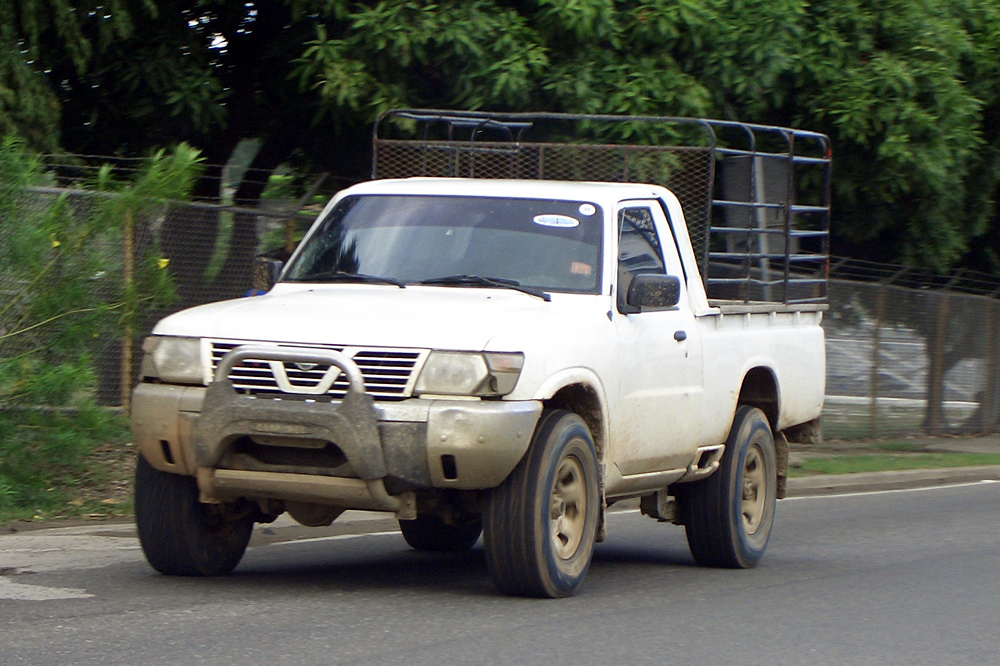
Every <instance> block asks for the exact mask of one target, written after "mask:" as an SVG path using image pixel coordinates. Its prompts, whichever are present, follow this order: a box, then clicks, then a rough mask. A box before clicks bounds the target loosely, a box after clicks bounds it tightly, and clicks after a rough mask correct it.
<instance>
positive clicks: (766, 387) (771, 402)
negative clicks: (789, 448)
mask: <svg viewBox="0 0 1000 666" xmlns="http://www.w3.org/2000/svg"><path fill="white" fill-rule="evenodd" d="M780 400H781V396H780V393H779V388H778V378H777V376H776V375H775V374H774V371H773V370H772V369H771V368H769V367H767V366H760V365H759V366H756V367H753V368H751V369H750V370H748V371H747V373H746V374H745V375H743V383H742V384H741V385H740V395H739V398H737V400H736V408H737V409H739V407H740V406H741V405H750V406H752V407H756V408H758V409H759V410H760V411H762V412H764V415H765V416H766V417H767V421H768V423H769V424H770V426H771V431H772V432H778V417H779V415H780V413H781V410H780Z"/></svg>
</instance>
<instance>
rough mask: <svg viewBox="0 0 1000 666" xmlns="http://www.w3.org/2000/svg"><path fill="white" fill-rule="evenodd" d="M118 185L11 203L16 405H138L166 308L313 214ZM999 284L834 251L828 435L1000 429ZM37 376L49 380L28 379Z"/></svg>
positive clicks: (10, 383) (232, 289) (8, 232)
mask: <svg viewBox="0 0 1000 666" xmlns="http://www.w3.org/2000/svg"><path fill="white" fill-rule="evenodd" d="M113 198H114V195H109V194H102V193H96V192H91V191H84V190H74V189H59V188H34V189H31V190H28V191H25V192H24V193H23V194H22V196H20V197H18V198H17V201H15V202H6V203H5V204H4V205H3V207H2V208H0V406H2V405H8V404H53V403H56V402H62V403H63V404H68V403H69V402H71V400H72V397H73V393H74V391H76V392H80V391H84V392H87V393H88V394H90V395H92V396H93V397H95V398H96V399H97V400H98V401H99V402H100V403H101V404H105V405H123V404H127V400H128V395H129V393H130V390H131V388H132V386H133V385H134V383H135V381H136V377H137V376H138V364H139V363H140V362H141V350H140V343H141V340H142V339H143V337H144V336H145V335H147V334H148V332H149V331H150V330H151V328H152V326H153V325H154V324H155V322H156V321H157V320H158V319H160V318H161V317H163V316H165V315H167V314H169V313H171V312H175V311H178V310H181V309H184V308H187V307H191V306H194V305H199V304H202V303H207V302H211V301H218V300H223V299H227V298H238V297H241V296H243V295H245V294H246V293H247V292H248V290H249V289H250V288H251V286H252V267H253V258H254V257H255V256H257V255H258V254H263V253H268V252H270V253H272V254H274V255H279V256H280V255H281V254H283V253H287V252H288V250H290V249H291V245H292V244H293V243H294V240H293V239H294V237H295V232H296V230H298V231H301V230H302V229H303V228H304V227H305V226H306V225H307V224H308V222H309V220H310V219H312V218H311V217H310V214H303V213H298V214H294V213H293V212H291V211H290V210H289V209H287V208H278V209H268V208H265V207H261V208H247V207H233V206H228V207H227V206H219V205H211V204H197V203H188V204H180V203H173V204H160V205H157V206H153V207H146V208H143V209H142V210H141V211H139V212H138V213H137V214H136V215H135V216H134V218H133V219H132V220H131V223H130V224H127V223H126V221H125V220H123V219H120V218H116V219H108V212H109V210H112V209H111V208H109V207H108V202H109V201H111V200H113ZM130 294H131V296H130ZM998 294H1000V279H997V278H996V277H994V276H989V275H982V274H978V275H977V274H971V273H966V272H956V273H953V274H951V275H950V276H940V275H936V274H931V273H926V272H921V271H915V270H908V269H903V268H901V267H898V266H887V265H881V264H871V263H866V262H857V261H847V260H839V259H838V260H834V261H833V262H832V279H831V281H830V285H829V298H830V300H829V303H830V309H829V311H828V312H827V313H826V316H825V318H824V328H825V330H826V336H827V401H826V407H825V410H824V417H823V430H824V434H825V436H826V437H831V438H868V437H883V438H884V437H895V436H905V435H915V434H921V433H927V432H931V433H944V432H988V431H996V430H998V429H1000V378H998V363H997V357H998V345H1000V334H998V331H997V328H998V326H1000V322H998V319H1000V316H998V312H997V309H998V308H997V300H996V296H997V295H998ZM81 367H83V370H82V371H81V370H80V368H81ZM74 369H75V372H76V374H74ZM26 376H31V377H33V378H34V379H36V380H38V379H39V378H41V380H42V381H41V382H40V383H41V385H42V389H43V390H35V391H34V392H31V391H26V390H25V389H24V387H23V381H22V380H23V378H24V377H26ZM36 383H38V382H36Z"/></svg>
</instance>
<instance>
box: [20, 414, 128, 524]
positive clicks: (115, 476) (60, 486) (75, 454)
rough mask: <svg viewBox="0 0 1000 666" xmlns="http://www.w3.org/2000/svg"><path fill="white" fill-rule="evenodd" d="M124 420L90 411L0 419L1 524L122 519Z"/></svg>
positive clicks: (125, 478)
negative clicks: (72, 518) (73, 518)
mask: <svg viewBox="0 0 1000 666" xmlns="http://www.w3.org/2000/svg"><path fill="white" fill-rule="evenodd" d="M130 442H131V434H130V432H129V428H128V420H127V419H125V418H124V417H123V416H121V415H119V414H115V413H113V412H110V411H108V410H107V409H104V408H101V407H98V406H96V405H92V404H90V405H83V406H81V407H80V408H78V409H73V410H66V411H56V410H45V411H39V410H11V409H7V410H3V411H0V523H5V522H9V521H12V520H45V519H49V518H61V517H79V516H87V517H92V518H104V517H110V516H116V515H127V514H130V513H131V512H132V507H131V476H132V473H133V470H134V469H135V453H134V451H135V448H134V447H133V446H131V445H130Z"/></svg>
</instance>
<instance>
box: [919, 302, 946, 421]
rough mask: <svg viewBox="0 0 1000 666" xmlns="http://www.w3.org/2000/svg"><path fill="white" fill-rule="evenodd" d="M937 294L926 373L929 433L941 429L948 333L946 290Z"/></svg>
mask: <svg viewBox="0 0 1000 666" xmlns="http://www.w3.org/2000/svg"><path fill="white" fill-rule="evenodd" d="M937 294H938V307H937V322H936V325H935V327H934V339H933V341H932V345H931V349H929V350H928V351H929V352H930V357H931V358H930V361H931V363H930V372H928V374H927V423H926V425H925V428H926V430H927V432H928V433H930V434H932V435H933V434H937V433H938V432H940V430H941V416H942V414H941V411H942V402H943V401H944V344H945V339H946V337H947V334H948V301H949V298H948V292H947V291H945V290H941V291H938V292H937Z"/></svg>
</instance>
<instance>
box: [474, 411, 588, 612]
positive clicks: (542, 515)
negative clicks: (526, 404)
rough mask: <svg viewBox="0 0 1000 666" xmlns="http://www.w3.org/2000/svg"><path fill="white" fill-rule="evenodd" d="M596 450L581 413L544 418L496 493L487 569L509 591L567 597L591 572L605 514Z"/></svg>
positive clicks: (488, 513)
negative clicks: (600, 521) (600, 517)
mask: <svg viewBox="0 0 1000 666" xmlns="http://www.w3.org/2000/svg"><path fill="white" fill-rule="evenodd" d="M597 474H598V472H597V452H596V450H595V448H594V441H593V439H592V438H591V436H590V431H589V430H588V429H587V425H586V424H585V423H584V422H583V419H581V418H580V417H579V416H577V415H576V414H573V413H571V412H567V411H563V410H551V411H546V412H544V413H543V414H542V417H541V419H539V422H538V426H537V427H536V428H535V435H534V437H533V438H532V442H531V446H530V447H529V448H528V452H527V454H525V457H524V458H523V459H522V460H521V462H520V463H519V464H518V466H517V467H516V468H515V469H514V471H513V472H511V474H510V476H508V477H507V479H506V480H505V481H504V482H503V483H502V484H501V485H500V486H499V487H497V488H495V489H493V490H492V491H491V492H490V495H489V498H488V499H487V502H486V507H485V511H484V514H483V543H484V547H485V551H486V565H487V568H488V569H489V572H490V576H491V577H492V578H493V581H494V583H495V584H496V586H497V588H498V589H499V590H500V591H501V592H503V593H504V594H510V595H517V596H528V597H566V596H569V595H571V594H573V592H574V591H575V590H576V589H577V587H579V586H580V583H582V582H583V579H584V576H586V575H587V569H588V568H589V567H590V558H591V555H592V554H593V552H594V540H595V537H596V534H597V522H598V513H599V510H600V506H599V502H600V497H599V491H598V478H597Z"/></svg>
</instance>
